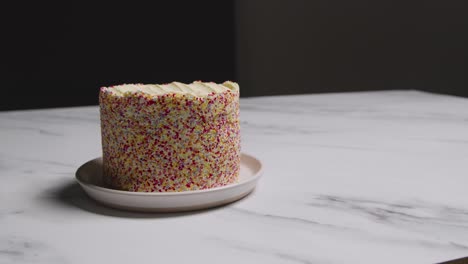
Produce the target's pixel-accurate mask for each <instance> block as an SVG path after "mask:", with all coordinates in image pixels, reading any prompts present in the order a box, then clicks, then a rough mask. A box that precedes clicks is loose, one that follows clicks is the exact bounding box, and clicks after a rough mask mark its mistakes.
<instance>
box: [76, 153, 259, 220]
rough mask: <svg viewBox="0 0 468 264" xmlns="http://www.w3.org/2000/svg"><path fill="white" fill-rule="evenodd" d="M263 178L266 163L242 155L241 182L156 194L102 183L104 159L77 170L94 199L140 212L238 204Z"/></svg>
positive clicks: (80, 181)
mask: <svg viewBox="0 0 468 264" xmlns="http://www.w3.org/2000/svg"><path fill="white" fill-rule="evenodd" d="M261 175H262V163H261V162H260V161H259V160H258V159H256V158H255V157H253V156H250V155H247V154H244V153H242V154H241V169H240V176H239V182H237V183H234V184H230V185H227V186H223V187H217V188H212V189H206V190H197V191H186V192H161V193H160V192H157V193H152V192H128V191H119V190H113V189H109V188H106V187H104V185H103V184H102V182H103V181H102V158H96V159H93V160H90V161H88V162H86V163H85V164H83V165H82V166H81V167H80V168H79V169H78V170H77V171H76V180H77V181H78V183H79V184H80V185H81V186H82V187H83V189H84V190H85V192H86V193H87V194H88V195H89V196H90V197H91V198H93V199H94V200H96V201H98V202H100V203H102V204H104V205H107V206H110V207H114V208H117V209H124V210H130V211H139V212H179V211H189V210H198V209H205V208H210V207H216V206H220V205H223V204H228V203H231V202H234V201H237V200H239V199H241V198H243V197H245V196H247V195H248V194H249V193H250V192H252V191H253V190H254V189H255V185H256V184H257V181H258V179H259V178H260V176H261Z"/></svg>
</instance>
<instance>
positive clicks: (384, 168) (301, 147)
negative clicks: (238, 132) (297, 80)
mask: <svg viewBox="0 0 468 264" xmlns="http://www.w3.org/2000/svg"><path fill="white" fill-rule="evenodd" d="M241 119H242V148H243V151H244V152H246V153H250V154H253V155H255V156H257V157H258V158H260V159H261V160H262V161H263V162H264V165H265V172H264V176H263V178H262V179H261V181H260V183H259V186H258V187H257V189H256V191H255V192H254V193H252V194H251V195H250V196H248V197H246V198H245V199H243V200H241V201H239V202H236V203H233V204H230V205H228V206H225V207H221V208H217V209H212V210H205V211H201V212H191V213H177V214H140V213H131V212H124V211H118V210H114V209H109V208H106V207H103V206H100V205H98V204H96V203H95V202H93V201H92V200H91V199H89V198H88V197H87V196H86V195H85V194H84V192H83V191H82V190H81V189H80V187H79V186H78V185H77V184H76V183H75V180H74V173H75V171H76V169H77V168H78V167H79V166H80V165H81V164H83V163H84V162H86V161H88V160H90V159H93V158H95V157H98V156H100V155H101V149H100V129H99V112H98V107H97V106H90V107H75V108H61V109H47V110H28V111H10V112H2V113H0V263H48V264H53V263H155V262H156V261H159V262H158V263H191V262H194V263H435V262H440V261H445V260H449V259H454V258H460V257H464V256H468V188H467V186H468V99H463V98H457V97H452V96H443V95H435V94H429V93H424V92H419V91H382V92H358V93H337V94H319V95H294V96H274V97H258V98H247V99H242V100H241Z"/></svg>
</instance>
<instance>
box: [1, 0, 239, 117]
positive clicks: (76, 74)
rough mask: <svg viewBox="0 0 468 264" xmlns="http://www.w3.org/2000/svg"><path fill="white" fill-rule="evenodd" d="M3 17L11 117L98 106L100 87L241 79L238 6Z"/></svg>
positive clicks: (62, 7)
mask: <svg viewBox="0 0 468 264" xmlns="http://www.w3.org/2000/svg"><path fill="white" fill-rule="evenodd" d="M12 2H13V1H12ZM31 2H32V1H31ZM2 13H3V16H1V20H2V21H1V24H2V27H4V31H3V41H2V42H3V45H6V47H4V48H3V52H5V54H4V56H3V58H2V59H1V62H0V63H1V69H0V72H1V75H0V78H1V81H2V86H3V88H2V90H3V91H4V93H7V96H6V98H5V97H4V98H3V100H2V103H1V109H3V110H5V109H21V108H42V107H59V106H75V105H90V104H97V98H98V97H97V96H98V91H99V87H101V86H107V85H113V84H120V83H135V82H138V83H166V82H171V81H173V80H179V81H182V82H191V81H193V80H210V81H216V82H221V81H225V80H232V79H234V17H233V16H234V13H233V2H231V1H164V2H158V1H152V2H150V1H148V2H146V3H137V2H134V1H127V3H119V2H118V1H115V2H107V3H104V2H99V1H96V2H95V3H85V2H81V1H72V2H70V1H61V2H59V1H57V2H53V3H52V2H47V1H36V2H32V3H28V4H25V3H22V2H20V1H17V2H15V4H14V5H13V4H9V5H8V6H6V7H5V6H4V7H3V12H2Z"/></svg>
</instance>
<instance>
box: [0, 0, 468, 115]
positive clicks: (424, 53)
mask: <svg viewBox="0 0 468 264" xmlns="http://www.w3.org/2000/svg"><path fill="white" fill-rule="evenodd" d="M1 13H2V14H1V16H0V23H1V31H2V33H1V36H2V41H1V45H2V48H1V50H2V58H1V59H0V80H1V82H2V84H1V85H2V102H1V104H0V110H11V109H26V108H43V107H61V106H76V105H91V104H97V94H98V90H99V87H101V86H108V85H113V84H121V83H135V82H139V83H165V82H171V81H174V80H177V81H182V82H191V81H193V80H205V81H216V82H222V81H225V80H234V81H239V82H240V85H241V95H242V96H258V95H268V94H294V93H310V92H336V91H355V90H382V89H419V90H426V91H433V92H439V93H447V94H455V95H461V96H468V89H467V88H468V87H467V84H468V82H467V73H468V63H467V61H468V60H467V59H468V15H467V14H468V8H467V4H465V1H461V0H460V1H435V0H428V1H414V0H409V1H389V0H384V1H362V0H358V1H345V0H340V1H330V0H326V1H325V0H317V1H305V0H294V1H278V0H275V1H265V0H253V1H247V0H239V1H233V0H231V1H180V0H177V1H162V2H161V1H151V2H146V3H138V2H135V1H127V3H119V2H118V1H115V2H110V1H107V2H101V1H100V2H97V1H96V2H95V3H86V2H83V1H62V2H58V1H57V2H50V1H47V2H46V1H36V2H32V1H31V3H24V2H12V3H9V4H7V5H3V6H2V8H1ZM239 58H241V59H239Z"/></svg>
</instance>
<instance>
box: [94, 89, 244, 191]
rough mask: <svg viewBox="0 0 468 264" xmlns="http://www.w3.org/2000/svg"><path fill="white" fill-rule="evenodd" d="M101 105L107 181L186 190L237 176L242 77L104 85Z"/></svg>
mask: <svg viewBox="0 0 468 264" xmlns="http://www.w3.org/2000/svg"><path fill="white" fill-rule="evenodd" d="M99 105H100V115H101V135H102V152H103V156H102V157H103V179H104V183H105V184H106V185H107V186H109V187H111V188H113V189H118V190H125V191H133V192H180V191H189V190H201V189H208V188H214V187H220V186H225V185H227V184H230V183H234V182H236V181H237V179H238V176H239V170H240V131H239V130H240V123H239V85H238V84H237V83H235V82H230V81H227V82H224V83H222V84H216V83H212V82H199V81H197V82H193V83H191V84H184V83H179V82H172V83H169V84H162V85H156V84H124V85H117V86H111V87H102V88H101V89H100V93H99Z"/></svg>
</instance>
